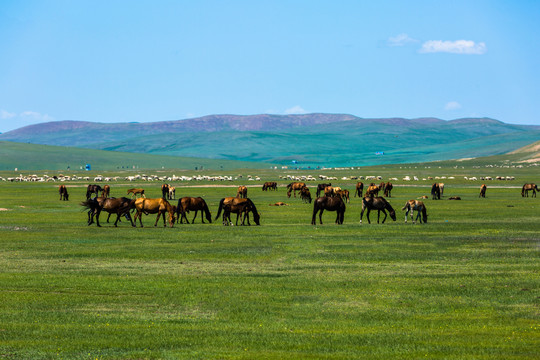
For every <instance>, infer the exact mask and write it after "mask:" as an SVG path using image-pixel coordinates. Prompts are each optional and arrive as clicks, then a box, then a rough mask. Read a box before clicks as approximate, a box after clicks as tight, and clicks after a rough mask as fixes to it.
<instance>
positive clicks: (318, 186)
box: [316, 183, 332, 197]
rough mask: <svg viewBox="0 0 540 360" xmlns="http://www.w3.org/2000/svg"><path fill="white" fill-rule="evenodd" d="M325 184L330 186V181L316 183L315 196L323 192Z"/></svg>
mask: <svg viewBox="0 0 540 360" xmlns="http://www.w3.org/2000/svg"><path fill="white" fill-rule="evenodd" d="M327 186H332V183H323V184H318V185H317V193H316V196H317V197H320V196H321V194H324V189H326V187H327Z"/></svg>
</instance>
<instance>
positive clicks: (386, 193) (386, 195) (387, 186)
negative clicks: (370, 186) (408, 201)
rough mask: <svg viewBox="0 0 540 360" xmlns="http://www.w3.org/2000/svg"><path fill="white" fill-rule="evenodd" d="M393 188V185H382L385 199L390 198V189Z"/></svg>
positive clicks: (389, 183) (388, 183)
mask: <svg viewBox="0 0 540 360" xmlns="http://www.w3.org/2000/svg"><path fill="white" fill-rule="evenodd" d="M393 188H394V185H392V183H391V182H387V183H386V184H385V185H384V196H385V197H392V189H393Z"/></svg>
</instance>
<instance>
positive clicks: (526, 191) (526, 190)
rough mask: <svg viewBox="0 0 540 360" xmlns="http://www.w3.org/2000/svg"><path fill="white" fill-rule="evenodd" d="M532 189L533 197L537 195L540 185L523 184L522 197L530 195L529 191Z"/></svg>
mask: <svg viewBox="0 0 540 360" xmlns="http://www.w3.org/2000/svg"><path fill="white" fill-rule="evenodd" d="M531 190H532V196H531V197H536V192H537V191H538V187H537V186H536V184H525V185H523V187H522V188H521V196H522V197H529V191H531Z"/></svg>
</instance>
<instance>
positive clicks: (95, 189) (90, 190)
mask: <svg viewBox="0 0 540 360" xmlns="http://www.w3.org/2000/svg"><path fill="white" fill-rule="evenodd" d="M100 191H103V189H102V188H101V186H99V185H92V184H90V185H88V187H87V188H86V199H90V197H91V196H92V194H96V196H95V197H98V196H99V192H100Z"/></svg>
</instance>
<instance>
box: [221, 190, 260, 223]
mask: <svg viewBox="0 0 540 360" xmlns="http://www.w3.org/2000/svg"><path fill="white" fill-rule="evenodd" d="M221 211H224V213H223V221H224V222H225V223H224V225H228V224H229V223H230V222H231V218H230V216H231V215H230V214H231V213H235V214H236V225H238V218H239V217H240V216H241V215H244V216H243V218H242V225H244V223H245V221H246V219H247V223H248V225H251V224H250V222H249V213H250V212H251V213H252V214H253V220H254V221H255V224H257V225H260V215H259V212H258V211H257V208H256V207H255V204H254V203H253V201H251V199H249V198H246V199H240V198H234V197H226V198H223V199H221V200H220V201H219V207H218V212H217V215H216V218H215V219H216V220H217V219H218V218H219V215H220V214H221Z"/></svg>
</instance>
